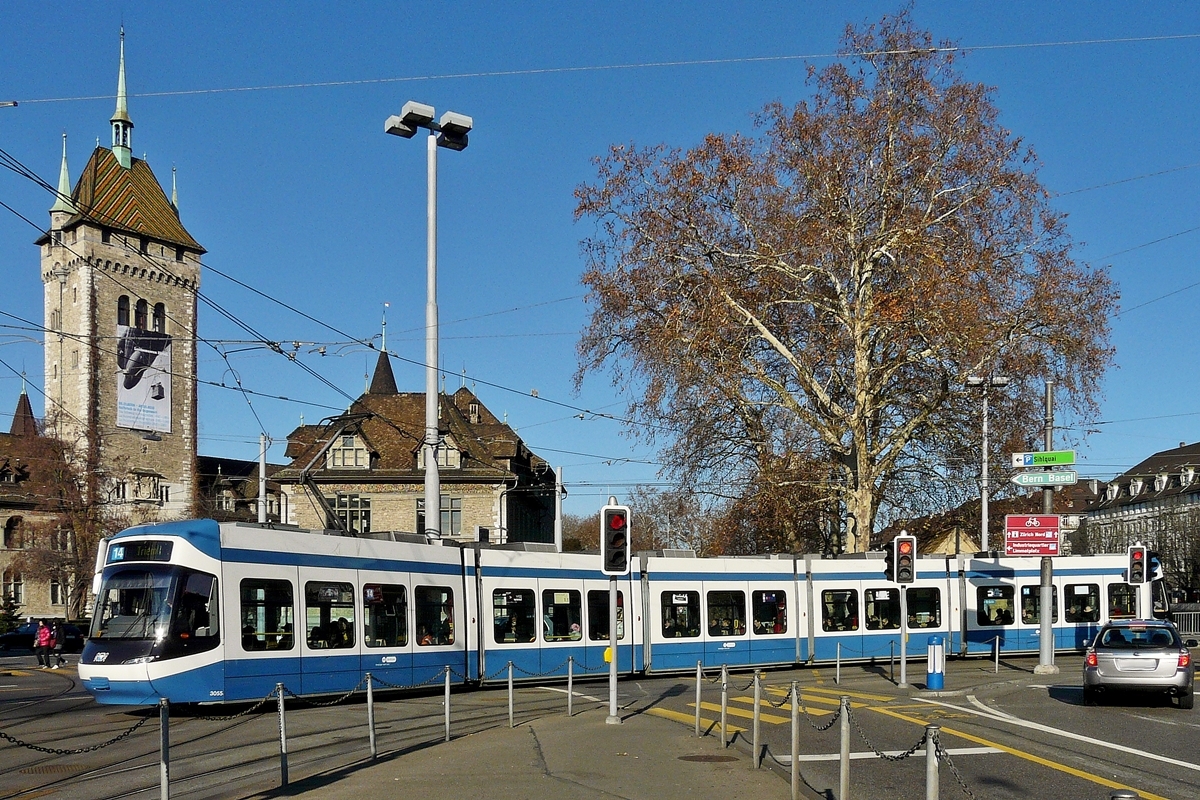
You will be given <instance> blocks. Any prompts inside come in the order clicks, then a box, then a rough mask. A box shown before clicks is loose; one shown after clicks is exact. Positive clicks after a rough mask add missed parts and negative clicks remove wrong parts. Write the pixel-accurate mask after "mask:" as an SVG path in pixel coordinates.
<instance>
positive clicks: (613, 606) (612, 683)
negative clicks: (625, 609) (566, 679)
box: [604, 575, 621, 725]
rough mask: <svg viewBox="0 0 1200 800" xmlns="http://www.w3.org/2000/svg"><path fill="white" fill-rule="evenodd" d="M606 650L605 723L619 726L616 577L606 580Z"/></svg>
mask: <svg viewBox="0 0 1200 800" xmlns="http://www.w3.org/2000/svg"><path fill="white" fill-rule="evenodd" d="M608 648H609V652H611V653H612V660H611V661H609V662H608V718H607V719H605V720H604V721H605V723H607V724H609V725H620V724H621V717H620V716H618V715H617V576H616V575H613V576H611V577H610V578H609V579H608Z"/></svg>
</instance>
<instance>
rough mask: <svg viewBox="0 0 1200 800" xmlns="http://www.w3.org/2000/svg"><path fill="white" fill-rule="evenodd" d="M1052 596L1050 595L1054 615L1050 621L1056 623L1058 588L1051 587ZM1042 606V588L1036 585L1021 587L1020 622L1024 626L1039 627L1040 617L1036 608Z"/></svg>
mask: <svg viewBox="0 0 1200 800" xmlns="http://www.w3.org/2000/svg"><path fill="white" fill-rule="evenodd" d="M1051 589H1052V590H1053V592H1054V594H1053V595H1052V599H1053V606H1054V613H1053V614H1052V615H1051V619H1052V620H1053V621H1054V622H1058V587H1057V586H1052V587H1051ZM1041 604H1042V587H1041V586H1038V585H1037V584H1033V585H1031V586H1022V587H1021V622H1022V623H1024V624H1026V625H1040V624H1041V622H1042V615H1041V614H1040V613H1039V612H1038V608H1039V607H1040V606H1041Z"/></svg>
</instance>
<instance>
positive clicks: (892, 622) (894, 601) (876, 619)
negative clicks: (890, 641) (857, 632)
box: [863, 589, 900, 631]
mask: <svg viewBox="0 0 1200 800" xmlns="http://www.w3.org/2000/svg"><path fill="white" fill-rule="evenodd" d="M863 605H864V606H866V609H865V610H866V612H867V630H869V631H894V630H899V628H900V590H899V589H864V590H863Z"/></svg>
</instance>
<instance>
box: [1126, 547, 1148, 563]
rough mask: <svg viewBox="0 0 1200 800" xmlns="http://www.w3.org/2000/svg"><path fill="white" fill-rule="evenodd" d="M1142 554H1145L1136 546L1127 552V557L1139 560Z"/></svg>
mask: <svg viewBox="0 0 1200 800" xmlns="http://www.w3.org/2000/svg"><path fill="white" fill-rule="evenodd" d="M1143 555H1145V553H1144V552H1143V551H1142V550H1140V549H1138V548H1136V547H1135V548H1134V549H1133V550H1131V551H1130V553H1129V557H1130V558H1132V559H1133V560H1134V561H1141V560H1142V556H1143Z"/></svg>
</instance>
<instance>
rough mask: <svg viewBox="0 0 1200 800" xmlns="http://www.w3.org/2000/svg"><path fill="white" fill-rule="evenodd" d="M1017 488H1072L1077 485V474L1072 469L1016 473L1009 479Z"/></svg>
mask: <svg viewBox="0 0 1200 800" xmlns="http://www.w3.org/2000/svg"><path fill="white" fill-rule="evenodd" d="M1009 480H1010V481H1012V482H1013V483H1015V484H1016V485H1017V486H1074V485H1075V484H1077V483H1079V473H1078V472H1076V471H1075V470H1073V469H1057V470H1053V471H1049V472H1018V473H1017V474H1016V475H1013V476H1012V477H1011V478H1009Z"/></svg>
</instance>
